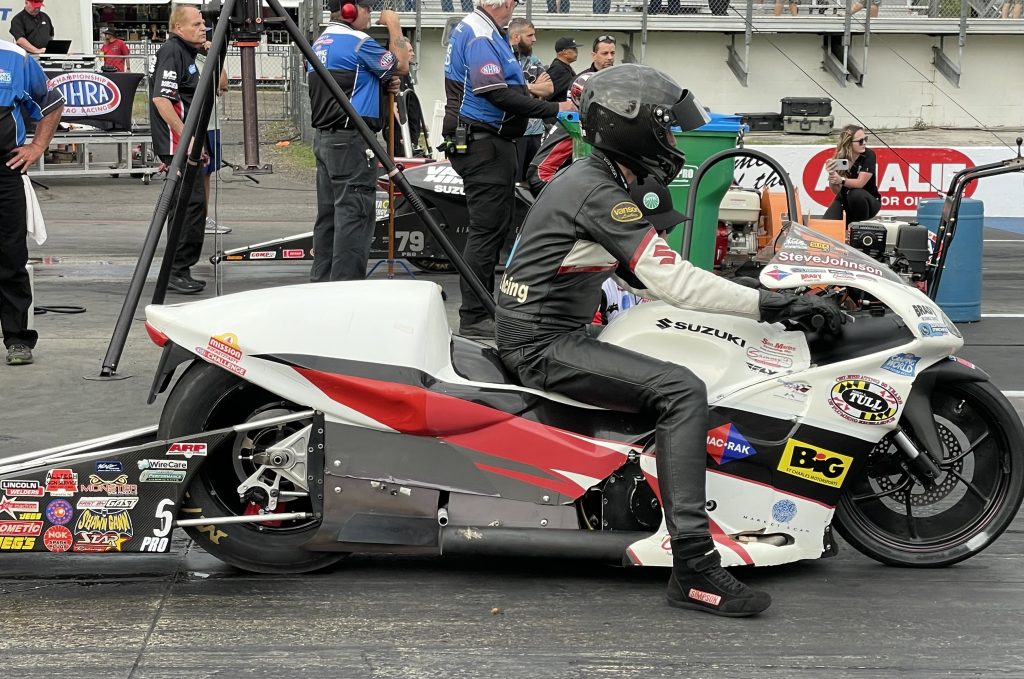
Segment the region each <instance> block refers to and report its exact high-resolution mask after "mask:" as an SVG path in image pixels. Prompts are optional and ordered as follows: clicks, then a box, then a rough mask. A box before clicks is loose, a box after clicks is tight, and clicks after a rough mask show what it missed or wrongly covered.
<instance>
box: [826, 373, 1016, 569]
mask: <svg viewBox="0 0 1024 679" xmlns="http://www.w3.org/2000/svg"><path fill="white" fill-rule="evenodd" d="M931 405H932V414H933V415H932V416H933V418H934V419H935V422H936V424H937V426H938V431H939V436H940V438H941V439H942V442H943V444H944V445H943V449H942V450H940V451H931V453H932V455H933V457H934V458H935V459H937V460H939V468H940V470H941V471H942V475H941V476H940V477H939V479H938V483H937V486H936V487H935V488H932V489H925V488H924V487H923V486H922V485H920V484H919V483H917V482H916V481H915V480H914V479H913V478H912V477H911V476H910V475H908V474H907V473H906V472H905V471H904V470H903V469H902V468H901V467H900V466H899V465H898V464H897V463H896V460H897V459H898V456H899V455H900V453H899V452H898V451H896V449H895V444H894V443H893V442H892V438H891V436H887V437H886V438H884V439H882V441H880V442H879V444H878V445H877V446H876V447H875V448H874V450H872V451H871V453H870V455H869V457H868V466H867V469H866V470H865V471H864V473H863V474H861V477H860V479H858V480H857V481H856V482H855V483H854V484H852V485H851V486H850V487H849V488H848V489H847V491H846V492H845V493H844V494H843V496H842V498H841V499H840V501H839V505H838V506H837V507H836V518H835V523H836V529H837V530H838V531H839V533H840V535H842V536H843V537H844V538H845V539H846V541H847V542H849V543H850V544H851V545H853V546H854V547H855V548H856V549H857V550H858V551H860V552H862V553H863V554H865V555H867V556H869V557H871V558H873V559H875V560H877V561H880V562H882V563H885V564H889V565H892V566H908V567H918V568H936V567H942V566H949V565H951V564H954V563H957V562H959V561H963V560H964V559H968V558H970V557H972V556H974V555H975V554H977V553H978V552H980V551H982V550H983V549H984V548H985V547H987V546H988V545H990V544H992V542H994V541H995V539H996V538H997V537H999V535H1000V534H1002V532H1003V531H1004V530H1006V528H1007V526H1009V524H1010V522H1011V521H1012V520H1013V518H1014V517H1015V516H1016V514H1017V510H1018V508H1019V507H1020V504H1021V499H1022V497H1024V427H1022V426H1021V421H1020V418H1019V417H1018V416H1017V413H1016V411H1015V410H1014V409H1013V406H1011V405H1010V403H1009V402H1008V401H1007V400H1006V398H1005V397H1004V396H1003V395H1002V393H1000V392H999V390H998V389H996V388H995V387H994V386H992V385H991V384H990V383H988V382H960V383H951V384H944V385H940V386H938V387H936V389H935V390H934V391H933V392H932V395H931ZM901 426H902V428H903V430H904V432H906V434H907V435H908V436H909V437H910V438H911V439H912V440H913V441H914V443H915V444H916V445H918V446H919V447H920V446H921V443H920V440H919V439H918V438H917V437H915V436H914V432H913V430H912V429H911V428H910V427H909V424H908V423H907V422H906V421H903V422H901Z"/></svg>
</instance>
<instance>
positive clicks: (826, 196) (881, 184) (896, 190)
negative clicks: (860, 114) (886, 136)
mask: <svg viewBox="0 0 1024 679" xmlns="http://www.w3.org/2000/svg"><path fill="white" fill-rule="evenodd" d="M873 150H874V152H875V157H876V160H877V167H876V168H875V182H876V183H877V184H878V192H879V193H880V194H881V196H882V209H883V210H899V211H904V212H906V211H913V210H916V209H917V203H918V201H920V200H921V199H923V198H935V196H936V194H938V193H939V192H940V191H944V190H945V189H946V187H948V186H949V182H950V180H951V179H952V178H953V175H955V174H956V173H957V172H959V171H961V170H963V169H965V168H968V167H974V163H973V162H972V161H971V159H970V158H968V157H967V156H966V155H964V154H963V153H961V152H960V151H957V150H956V149H944V148H893V149H889V148H885V147H881V148H875V149H873ZM834 155H835V149H823V150H821V151H819V152H818V153H816V154H814V156H812V157H811V159H810V160H809V161H807V165H806V166H804V176H803V184H804V190H805V191H806V192H807V194H808V195H809V196H811V198H813V199H814V200H815V201H817V202H818V203H819V204H821V205H829V204H831V202H832V199H833V198H834V196H833V194H832V191H831V189H829V187H828V172H827V171H826V170H825V161H827V160H829V159H830V158H832V157H833V156H834ZM977 187H978V183H977V182H973V183H971V184H970V185H968V187H967V190H966V192H965V193H964V195H965V197H970V196H971V195H973V194H974V192H975V191H976V190H977Z"/></svg>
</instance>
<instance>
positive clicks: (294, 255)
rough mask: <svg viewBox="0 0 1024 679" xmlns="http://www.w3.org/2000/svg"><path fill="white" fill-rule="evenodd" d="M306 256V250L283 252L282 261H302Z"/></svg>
mask: <svg viewBox="0 0 1024 679" xmlns="http://www.w3.org/2000/svg"><path fill="white" fill-rule="evenodd" d="M305 256H306V251H305V250H283V251H282V252H281V258H282V259H302V258H303V257H305Z"/></svg>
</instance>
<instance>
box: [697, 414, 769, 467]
mask: <svg viewBox="0 0 1024 679" xmlns="http://www.w3.org/2000/svg"><path fill="white" fill-rule="evenodd" d="M707 450H708V455H710V456H711V457H713V458H714V459H715V462H717V463H718V464H725V463H726V462H732V461H733V460H742V459H743V458H746V457H750V456H751V455H757V451H756V450H755V449H754V446H752V445H750V442H749V441H747V439H745V438H743V434H741V433H740V432H739V429H736V427H734V426H733V425H732V423H729V424H723V425H722V426H721V427H715V428H714V429H712V430H711V431H709V432H708V438H707Z"/></svg>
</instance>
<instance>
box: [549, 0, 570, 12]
mask: <svg viewBox="0 0 1024 679" xmlns="http://www.w3.org/2000/svg"><path fill="white" fill-rule="evenodd" d="M558 13H562V14H568V13H569V0H548V14H558Z"/></svg>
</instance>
